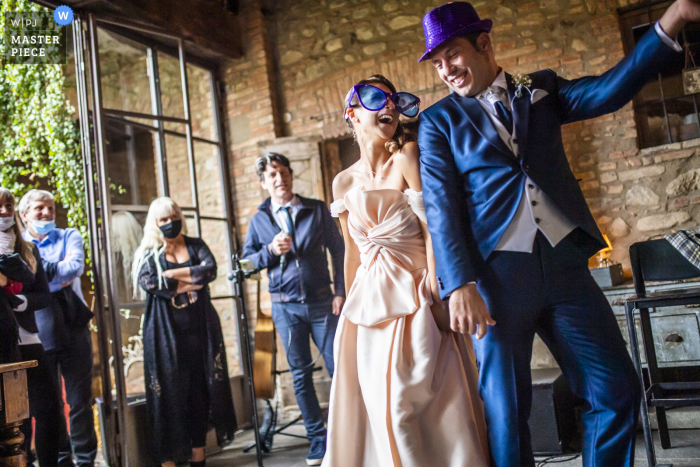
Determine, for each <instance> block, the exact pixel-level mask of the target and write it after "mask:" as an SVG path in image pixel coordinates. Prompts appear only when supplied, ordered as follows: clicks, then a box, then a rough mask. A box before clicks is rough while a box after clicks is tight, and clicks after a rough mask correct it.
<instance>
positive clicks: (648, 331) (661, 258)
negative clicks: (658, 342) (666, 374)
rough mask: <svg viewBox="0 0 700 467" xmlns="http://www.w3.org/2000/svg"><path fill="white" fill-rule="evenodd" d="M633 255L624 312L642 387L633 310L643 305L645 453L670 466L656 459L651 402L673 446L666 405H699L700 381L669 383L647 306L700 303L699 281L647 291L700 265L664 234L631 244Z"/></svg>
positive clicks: (676, 338)
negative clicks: (630, 287) (631, 290)
mask: <svg viewBox="0 0 700 467" xmlns="http://www.w3.org/2000/svg"><path fill="white" fill-rule="evenodd" d="M630 260H631V263H632V276H633V279H634V289H635V293H636V296H635V297H631V298H629V299H627V300H625V313H626V315H627V329H628V332H629V338H630V347H631V349H630V350H631V353H632V361H633V363H634V367H635V369H636V370H637V374H638V376H639V382H640V384H641V385H642V390H644V389H645V384H644V376H643V373H642V361H641V356H640V353H639V344H638V341H637V333H636V332H635V322H634V312H635V310H639V320H640V324H641V331H642V343H643V345H644V351H645V353H646V357H647V358H646V359H647V367H648V376H649V385H648V389H646V390H644V397H642V404H641V416H642V426H643V429H644V441H645V443H646V451H647V459H648V461H649V465H650V467H672V466H671V465H670V464H658V465H657V464H656V453H655V451H654V440H653V438H652V434H651V425H650V423H649V407H655V408H656V419H657V422H658V425H659V437H660V438H661V447H662V448H663V449H668V448H670V447H671V440H670V436H669V431H668V423H667V421H666V409H670V408H674V407H689V406H700V383H696V382H681V383H666V382H663V381H662V378H661V374H660V371H659V365H658V361H657V357H656V349H655V348H654V336H653V333H652V327H651V319H650V317H649V309H650V308H651V309H653V310H654V311H656V309H657V308H663V307H671V306H683V305H695V304H700V287H693V288H687V289H682V290H670V291H662V292H658V293H647V292H646V287H645V282H647V281H677V280H682V279H691V278H695V277H700V269H698V268H696V267H695V266H693V265H692V264H691V263H690V262H689V261H688V260H687V259H685V257H684V256H683V255H682V254H681V253H679V252H678V250H676V249H675V248H674V247H673V245H671V244H670V243H669V242H668V241H667V240H665V239H661V240H650V241H646V242H639V243H635V244H633V245H632V246H630ZM691 332H692V331H691ZM665 340H666V341H667V342H681V341H682V340H683V337H682V336H681V335H679V334H676V333H673V334H670V335H668V336H666V338H665Z"/></svg>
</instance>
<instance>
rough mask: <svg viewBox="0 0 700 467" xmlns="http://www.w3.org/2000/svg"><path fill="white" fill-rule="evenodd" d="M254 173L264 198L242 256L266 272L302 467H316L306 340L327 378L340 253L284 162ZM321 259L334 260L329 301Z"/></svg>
mask: <svg viewBox="0 0 700 467" xmlns="http://www.w3.org/2000/svg"><path fill="white" fill-rule="evenodd" d="M255 169H256V172H257V174H258V176H259V177H260V185H261V186H262V187H263V188H264V189H265V190H267V192H268V193H269V194H270V197H269V198H267V199H266V200H265V201H264V202H263V203H262V204H261V205H260V206H259V207H258V212H257V213H255V215H253V217H252V218H251V219H250V222H249V224H248V232H247V234H246V239H245V244H244V245H243V256H244V257H245V258H246V259H249V260H251V261H252V262H253V264H254V265H255V268H256V269H258V270H262V269H267V276H268V278H269V280H270V283H269V291H270V299H271V301H272V320H273V321H274V323H275V327H276V328H277V331H278V332H279V334H280V338H281V339H282V343H283V345H284V350H285V352H286V354H287V361H288V363H289V367H290V370H291V373H292V377H293V379H294V393H295V395H296V398H297V402H298V404H299V409H300V410H301V414H302V417H303V418H304V425H305V426H306V435H307V437H308V438H309V440H310V441H311V448H310V450H309V454H308V456H307V458H306V462H307V464H308V465H320V464H321V461H322V460H323V456H324V455H325V452H326V428H325V426H324V424H323V418H322V416H321V407H320V406H319V403H318V398H317V397H316V391H315V390H314V385H313V378H312V371H313V366H314V362H313V361H312V358H311V347H310V343H309V337H311V338H313V340H314V343H315V344H316V347H318V349H319V350H320V351H321V354H322V355H323V359H324V361H325V363H326V368H327V369H328V374H329V375H330V376H331V377H333V369H334V365H333V340H334V338H335V329H336V326H337V325H338V316H339V315H340V312H341V309H342V307H343V302H344V301H345V281H344V276H343V259H344V255H345V247H344V245H343V239H342V238H341V236H340V233H339V231H338V227H337V226H336V224H335V222H334V221H333V219H332V218H331V215H330V211H329V209H328V207H327V206H326V204H325V203H324V202H323V201H319V200H316V199H309V198H304V197H302V196H299V195H296V194H294V192H293V191H292V186H293V179H292V168H291V167H290V164H289V160H288V159H287V158H286V157H285V156H283V155H281V154H274V153H270V154H268V155H266V156H264V157H261V158H259V159H258V160H257V161H256V166H255ZM326 251H330V253H331V258H332V260H333V272H334V281H333V285H334V289H335V293H334V292H333V291H332V290H331V278H330V274H329V271H328V260H327V254H326Z"/></svg>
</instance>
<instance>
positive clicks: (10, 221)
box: [0, 216, 15, 232]
mask: <svg viewBox="0 0 700 467" xmlns="http://www.w3.org/2000/svg"><path fill="white" fill-rule="evenodd" d="M13 225H15V216H10V217H0V231H3V232H4V231H5V230H7V229H9V228H10V227H12V226H13Z"/></svg>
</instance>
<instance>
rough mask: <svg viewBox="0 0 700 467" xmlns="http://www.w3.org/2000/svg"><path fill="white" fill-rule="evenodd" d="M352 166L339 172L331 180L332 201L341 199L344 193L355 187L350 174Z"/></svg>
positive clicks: (353, 179) (353, 178)
mask: <svg viewBox="0 0 700 467" xmlns="http://www.w3.org/2000/svg"><path fill="white" fill-rule="evenodd" d="M352 171H353V166H350V167H348V168H347V169H345V170H343V171H342V172H340V173H339V174H338V175H336V176H335V178H334V179H333V200H339V199H343V197H345V193H347V192H348V191H350V189H351V188H352V187H353V186H355V177H354V176H353V174H352Z"/></svg>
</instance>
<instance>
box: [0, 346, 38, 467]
mask: <svg viewBox="0 0 700 467" xmlns="http://www.w3.org/2000/svg"><path fill="white" fill-rule="evenodd" d="M35 366H37V362H36V360H31V361H29V362H20V363H9V364H5V365H0V467H25V466H26V465H27V457H26V455H25V453H24V451H23V450H22V444H23V443H24V435H23V434H22V432H21V431H20V430H19V428H20V426H22V421H23V420H24V419H25V418H29V396H28V393H27V368H32V367H35Z"/></svg>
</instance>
